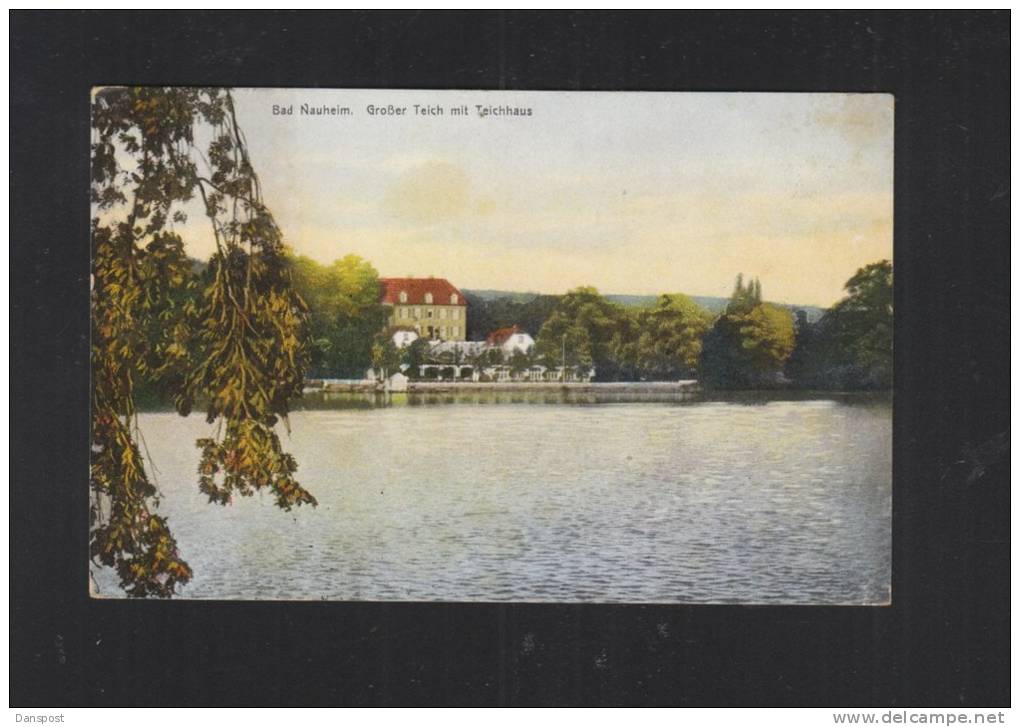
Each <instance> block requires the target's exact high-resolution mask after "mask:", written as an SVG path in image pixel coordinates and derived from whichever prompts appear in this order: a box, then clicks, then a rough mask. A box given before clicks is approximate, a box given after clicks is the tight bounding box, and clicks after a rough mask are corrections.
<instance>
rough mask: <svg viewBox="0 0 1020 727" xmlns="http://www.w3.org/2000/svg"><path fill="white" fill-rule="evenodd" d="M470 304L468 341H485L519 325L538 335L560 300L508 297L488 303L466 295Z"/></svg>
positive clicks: (539, 297)
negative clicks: (499, 330) (497, 332)
mask: <svg viewBox="0 0 1020 727" xmlns="http://www.w3.org/2000/svg"><path fill="white" fill-rule="evenodd" d="M464 297H465V299H466V301H467V304H468V317H467V338H468V340H482V339H484V338H485V336H486V335H487V334H489V333H490V332H492V331H495V330H496V329H498V328H506V327H508V326H513V325H518V326H520V327H521V328H523V329H524V330H525V331H527V332H528V333H530V334H532V335H535V334H536V333H537V332H538V331H540V330H542V326H543V325H544V324H545V322H546V320H547V319H548V318H549V316H550V315H551V314H552V312H553V310H554V309H555V308H556V304H557V303H558V301H559V299H560V296H557V295H537V296H533V297H530V298H528V299H527V300H517V299H514V298H513V297H510V296H504V297H500V298H497V299H495V300H486V299H485V298H483V297H482V296H479V295H476V294H473V293H468V292H465V294H464Z"/></svg>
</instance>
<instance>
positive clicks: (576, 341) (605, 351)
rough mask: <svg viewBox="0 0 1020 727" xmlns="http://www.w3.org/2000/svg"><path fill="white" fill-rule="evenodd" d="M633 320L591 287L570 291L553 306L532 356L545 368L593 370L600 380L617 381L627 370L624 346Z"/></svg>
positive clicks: (631, 332) (630, 334)
mask: <svg viewBox="0 0 1020 727" xmlns="http://www.w3.org/2000/svg"><path fill="white" fill-rule="evenodd" d="M634 325H635V320H634V318H633V316H631V315H630V314H629V313H628V312H627V311H626V310H624V308H623V306H620V305H617V304H616V303H612V302H610V301H608V300H606V299H605V298H603V297H602V296H601V295H599V292H598V291H597V290H596V289H595V288H591V287H580V288H575V289H574V290H571V291H570V292H568V293H567V294H566V295H564V296H563V297H562V298H560V300H559V302H558V303H557V305H556V308H555V309H554V310H553V312H552V314H551V315H550V316H549V318H548V319H547V320H546V322H545V324H544V325H543V326H542V329H541V330H540V331H539V333H538V338H537V339H536V341H535V354H536V356H538V358H539V359H541V360H542V361H543V362H544V363H545V365H546V366H552V367H555V366H559V365H560V363H561V359H563V357H564V353H565V355H566V365H567V366H572V367H576V368H579V369H582V370H585V371H589V370H591V369H592V367H594V368H595V375H596V376H597V377H598V378H599V379H602V380H613V379H616V378H619V377H620V376H621V375H622V374H623V373H624V372H625V370H626V368H627V360H626V359H627V357H626V351H625V348H624V347H625V345H626V343H627V342H629V341H631V340H633V337H634V336H633V328H634Z"/></svg>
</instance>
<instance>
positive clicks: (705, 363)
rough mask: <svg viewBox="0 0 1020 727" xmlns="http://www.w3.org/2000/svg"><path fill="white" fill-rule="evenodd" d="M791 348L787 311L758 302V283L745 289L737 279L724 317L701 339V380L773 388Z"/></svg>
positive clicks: (728, 385)
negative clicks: (702, 340)
mask: <svg viewBox="0 0 1020 727" xmlns="http://www.w3.org/2000/svg"><path fill="white" fill-rule="evenodd" d="M794 343H795V335H794V326H793V316H792V315H791V314H790V312H789V311H787V310H786V309H784V308H780V307H778V306H775V305H772V304H771V303H763V302H761V283H759V282H758V281H757V280H755V281H752V282H751V283H750V284H749V285H748V286H747V287H744V285H743V279H742V277H738V278H737V285H736V287H735V289H734V293H733V297H732V298H731V300H730V303H729V305H727V307H726V312H725V313H723V314H722V315H721V316H719V318H718V319H717V320H716V321H715V324H714V325H713V326H712V328H711V330H709V332H708V333H707V334H706V336H705V338H704V342H703V346H702V353H701V366H700V369H701V378H702V380H703V381H704V382H705V383H706V384H708V385H709V386H713V387H716V388H757V387H761V386H776V385H778V384H780V383H782V379H783V366H784V364H785V363H786V360H787V359H788V358H789V357H790V354H791V353H792V352H793V348H794Z"/></svg>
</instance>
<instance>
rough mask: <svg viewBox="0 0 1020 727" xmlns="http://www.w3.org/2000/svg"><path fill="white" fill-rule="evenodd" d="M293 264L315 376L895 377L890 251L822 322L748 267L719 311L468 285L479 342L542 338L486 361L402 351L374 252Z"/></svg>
mask: <svg viewBox="0 0 1020 727" xmlns="http://www.w3.org/2000/svg"><path fill="white" fill-rule="evenodd" d="M293 267H294V282H295V286H296V288H297V290H298V292H299V294H300V295H301V296H302V297H303V299H304V300H305V302H306V304H307V306H308V310H309V322H310V348H311V369H310V374H311V375H312V376H313V377H315V376H320V377H340V378H360V377H362V376H363V375H364V373H365V371H366V370H367V369H369V368H373V367H374V368H376V369H377V370H379V371H381V372H382V371H384V372H388V373H391V372H394V371H396V370H399V368H400V367H401V366H403V367H404V368H405V369H406V370H407V372H408V373H409V375H411V376H412V377H416V376H417V375H418V371H419V366H420V365H421V364H450V365H455V364H471V365H472V366H474V367H489V366H497V365H502V366H509V367H510V369H511V371H523V370H526V369H527V368H529V367H531V366H534V365H543V366H546V367H548V368H555V367H558V366H560V365H563V364H565V365H566V366H567V367H570V368H573V369H583V370H588V371H592V372H594V378H595V380H597V381H641V380H645V381H669V380H677V379H682V378H698V379H700V380H701V381H702V382H703V383H704V384H705V385H707V386H710V387H714V388H722V389H737V388H752V389H753V388H774V387H786V386H788V387H798V388H812V389H878V388H887V387H889V386H890V385H891V382H892V378H891V377H892V265H891V263H889V262H888V261H884V260H883V261H880V262H877V263H874V264H871V265H868V266H866V267H864V268H862V269H860V270H858V271H857V272H856V273H855V274H854V276H853V277H852V278H851V279H850V280H848V281H847V283H846V286H845V289H846V293H847V295H846V297H845V298H843V299H842V300H841V301H839V302H838V303H836V304H835V305H834V306H832V307H831V308H829V309H828V310H827V311H825V314H824V315H823V316H822V318H821V320H819V321H817V322H814V323H811V322H809V321H808V319H807V316H806V315H805V314H803V313H801V314H799V315H796V316H795V315H794V314H793V313H791V312H790V311H789V310H788V309H786V308H784V307H782V306H779V305H775V304H772V303H769V302H767V301H765V300H764V299H763V297H762V284H761V281H760V280H758V279H753V280H749V281H747V282H745V281H744V279H743V276H742V275H740V276H738V277H737V280H736V284H735V286H734V290H733V293H732V295H731V296H730V300H729V302H728V304H727V306H726V308H725V310H724V311H723V312H722V313H721V314H718V315H715V314H712V313H710V312H709V311H707V310H705V309H704V308H702V307H700V306H699V305H697V304H696V303H695V302H694V301H693V300H692V299H691V298H690V297H688V296H686V295H684V294H682V293H668V294H662V295H660V296H658V298H657V300H656V301H655V303H654V304H653V305H650V306H641V307H633V306H625V305H622V304H620V303H617V302H614V301H611V300H608V299H607V298H606V297H604V296H602V295H601V294H600V293H599V292H598V291H597V290H596V289H595V288H592V287H579V288H575V289H573V290H571V291H569V292H568V293H566V294H564V295H539V296H534V297H532V298H530V299H527V300H519V299H514V298H511V297H502V298H497V299H495V300H485V299H483V298H482V297H480V296H476V295H472V294H468V296H467V302H468V336H469V338H470V339H473V340H482V339H484V338H485V335H486V334H487V333H488V332H490V331H492V330H495V329H497V328H502V327H505V326H511V325H518V326H520V327H521V328H523V329H524V330H525V331H528V332H529V333H532V334H533V335H534V336H535V346H534V348H533V349H532V350H530V351H527V352H523V351H520V352H513V353H510V354H504V353H503V352H502V351H500V350H498V349H490V350H487V351H484V352H483V353H482V354H481V355H480V356H479V357H475V358H472V357H470V356H468V355H466V354H462V353H461V352H459V351H445V352H443V353H440V354H432V353H431V352H430V347H429V345H428V342H426V341H424V340H422V339H419V340H418V341H416V342H415V343H414V344H412V345H411V346H408V347H406V348H404V349H397V348H396V346H394V344H393V342H392V341H391V340H390V338H389V336H390V333H391V331H389V330H388V328H387V315H388V310H387V308H386V306H383V305H382V304H380V303H379V295H378V291H379V282H378V273H377V272H376V271H375V269H374V268H373V267H372V265H371V264H370V263H369V262H367V261H366V260H364V259H362V258H360V257H358V256H355V255H348V256H346V257H344V258H341V259H339V260H336V261H335V262H333V263H332V264H331V265H322V264H319V263H317V262H315V261H313V260H311V259H310V258H306V257H297V258H294V260H293ZM428 375H429V376H435V375H436V372H435V371H434V370H431V371H429V373H428Z"/></svg>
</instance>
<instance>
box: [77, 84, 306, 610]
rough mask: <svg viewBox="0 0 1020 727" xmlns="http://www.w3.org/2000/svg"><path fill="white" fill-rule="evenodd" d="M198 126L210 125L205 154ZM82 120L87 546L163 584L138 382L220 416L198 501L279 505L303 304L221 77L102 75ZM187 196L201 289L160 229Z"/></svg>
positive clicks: (155, 585) (206, 451)
mask: <svg viewBox="0 0 1020 727" xmlns="http://www.w3.org/2000/svg"><path fill="white" fill-rule="evenodd" d="M198 127H203V128H205V129H206V130H208V132H209V135H210V139H211V140H210V141H209V143H208V145H207V146H206V148H205V153H204V163H203V168H202V169H200V168H199V163H198V160H199V159H202V158H203V154H202V153H200V151H199V150H198V149H197V147H196V142H195V130H196V129H197V128H198ZM92 129H93V144H92V179H91V187H90V194H91V199H92V202H93V206H94V209H95V216H94V219H93V220H92V260H93V263H92V273H93V289H92V330H93V336H92V353H91V358H92V377H93V378H92V392H91V395H92V455H93V456H92V462H91V468H90V488H91V498H90V526H91V530H90V533H91V534H90V554H91V557H92V558H93V560H94V561H95V562H97V563H99V564H102V565H105V566H109V567H113V568H115V569H116V570H117V573H118V575H119V576H120V581H121V585H122V587H123V588H124V589H125V590H126V591H127V593H128V594H129V595H132V596H160V597H168V596H171V595H173V593H174V592H175V590H176V588H177V587H178V586H179V585H181V584H184V583H186V582H187V581H188V580H189V578H190V577H191V570H190V568H189V567H188V566H187V564H186V563H185V562H184V561H183V560H182V559H181V557H180V555H179V553H178V549H177V544H176V541H175V540H174V538H173V536H172V534H171V533H170V531H169V529H168V527H167V523H166V521H165V519H163V518H161V517H159V516H157V515H155V514H153V513H152V508H153V507H154V506H155V505H156V504H157V503H158V491H157V490H156V487H155V486H154V485H153V484H152V482H150V479H149V476H148V474H147V473H146V469H145V464H144V460H143V458H142V456H141V452H140V450H139V447H138V444H137V442H138V441H139V439H140V433H139V432H138V429H137V424H136V408H135V386H136V383H137V382H139V381H142V380H144V381H148V382H151V383H152V384H153V385H155V386H156V387H157V389H158V390H159V391H160V392H162V393H163V394H164V395H165V396H166V397H167V398H168V399H170V400H171V401H172V402H173V403H174V405H175V406H176V408H177V409H178V411H179V412H180V413H181V414H182V415H187V414H188V413H189V412H190V411H191V409H192V408H193V406H194V405H195V404H196V403H197V402H202V403H203V404H204V405H205V407H206V419H207V420H208V421H209V422H210V423H214V422H218V428H217V429H218V434H217V435H216V436H214V437H212V438H207V439H202V440H199V442H198V446H199V447H200V449H201V464H200V465H199V474H200V479H199V486H200V488H201V490H202V491H203V492H204V493H205V494H206V495H207V496H208V497H209V498H210V500H211V501H214V502H220V503H226V502H229V501H230V499H231V496H232V493H238V494H241V495H250V494H252V493H253V492H254V491H256V490H260V489H262V488H266V487H268V488H269V489H270V490H272V492H273V493H274V495H275V496H276V500H277V503H278V504H279V505H280V506H281V507H284V508H287V509H289V508H290V507H291V506H293V505H296V504H302V503H311V504H314V503H315V500H314V498H313V497H312V496H311V495H310V494H309V493H308V492H306V491H305V490H304V489H302V488H301V487H300V485H299V484H298V483H297V482H296V481H295V480H294V478H293V474H294V471H295V470H296V464H295V462H294V460H293V458H292V457H290V456H289V455H287V454H285V453H284V452H283V451H282V448H281V444H280V440H279V438H278V437H277V435H276V433H275V431H274V429H273V428H274V426H275V425H276V423H277V421H278V420H280V419H284V420H286V416H287V412H288V407H289V402H290V400H291V399H292V398H293V397H295V396H297V395H299V394H300V391H301V387H302V382H303V376H304V370H305V368H306V366H307V348H306V345H305V339H306V336H307V329H306V315H307V313H306V307H305V305H304V302H303V301H302V300H301V298H300V297H299V296H298V295H297V294H296V293H295V292H294V289H293V287H292V285H291V282H290V266H289V263H288V261H287V258H286V256H285V254H284V247H283V242H282V240H281V236H280V232H279V229H278V228H277V226H276V224H275V222H274V221H273V218H272V215H271V214H270V213H269V211H268V209H266V207H265V205H264V204H263V202H262V199H261V189H260V186H259V182H258V178H257V177H256V175H255V172H254V170H253V169H252V166H251V162H250V160H249V158H248V152H247V148H246V145H245V143H244V138H243V135H242V133H241V130H240V128H239V127H238V125H237V121H236V118H235V115H234V108H233V101H232V99H231V96H230V94H229V92H228V91H226V90H223V89H199V88H178V89H161V88H110V89H104V90H102V91H100V92H98V93H97V94H96V95H95V98H94V103H93V118H92ZM196 196H199V197H200V198H201V200H202V204H203V211H204V213H205V215H206V217H207V218H208V219H209V222H210V225H211V229H212V234H213V238H214V240H215V244H216V252H215V253H214V254H213V256H212V258H211V259H210V262H209V266H208V269H207V270H206V271H205V272H204V273H202V275H203V276H204V280H203V282H204V283H205V286H204V289H201V286H200V285H199V284H198V283H199V281H198V278H197V276H196V271H195V269H194V266H193V261H191V260H189V259H188V258H187V256H186V255H185V253H184V246H183V243H182V241H181V239H180V237H179V236H178V235H176V234H175V233H174V232H173V224H175V223H183V222H185V220H186V217H185V213H184V211H183V205H184V204H185V203H187V202H188V201H189V200H191V199H192V198H194V197H196Z"/></svg>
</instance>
